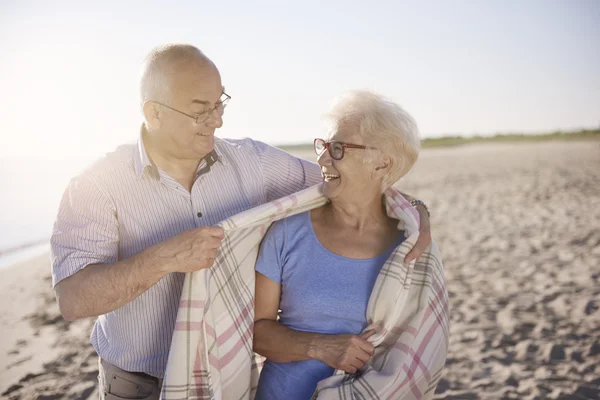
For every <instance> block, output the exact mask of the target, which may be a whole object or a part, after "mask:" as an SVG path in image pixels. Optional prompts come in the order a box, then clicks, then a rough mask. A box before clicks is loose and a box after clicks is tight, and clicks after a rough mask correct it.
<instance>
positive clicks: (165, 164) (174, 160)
mask: <svg viewBox="0 0 600 400" xmlns="http://www.w3.org/2000/svg"><path fill="white" fill-rule="evenodd" d="M142 138H143V142H144V147H145V149H146V153H148V156H149V157H150V159H151V160H152V162H153V163H154V165H156V166H157V167H158V168H160V169H161V170H163V171H164V172H166V173H167V174H168V175H169V176H170V177H171V178H173V179H175V180H176V181H177V182H179V183H180V184H181V185H182V186H183V187H185V188H186V189H187V191H188V192H189V191H191V190H192V185H193V184H194V181H195V179H196V171H197V170H198V165H200V162H201V161H202V158H199V159H189V158H180V157H177V156H176V155H174V154H171V153H169V152H168V151H165V150H163V149H162V148H161V146H159V145H158V144H157V143H156V141H155V140H154V138H153V137H152V136H151V135H148V134H147V133H146V132H143V133H142Z"/></svg>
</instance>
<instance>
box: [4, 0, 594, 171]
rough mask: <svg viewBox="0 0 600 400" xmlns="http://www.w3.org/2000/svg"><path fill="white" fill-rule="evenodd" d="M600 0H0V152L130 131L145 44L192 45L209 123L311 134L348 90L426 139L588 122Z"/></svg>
mask: <svg viewBox="0 0 600 400" xmlns="http://www.w3.org/2000/svg"><path fill="white" fill-rule="evenodd" d="M598 21H600V1H598V0H573V1H567V0H564V1H556V0H544V1H537V0H527V1H525V0H505V1H492V0H486V1H479V2H473V1H460V0H456V1H419V2H417V1H411V2H408V1H389V2H380V1H370V2H365V1H343V2H342V1H338V2H335V1H312V0H303V1H295V2H291V1H252V2H249V1H242V0H239V1H193V2H192V1H189V2H187V1H178V2H175V1H170V2H167V1H164V2H158V1H127V2H121V1H101V2H100V1H98V2H91V1H90V2H81V1H77V2H75V1H73V2H64V1H62V2H61V1H52V2H45V1H39V2H30V1H6V0H0V55H1V58H2V61H1V62H0V93H1V96H0V121H1V122H0V124H1V125H0V126H1V127H2V129H1V133H0V135H1V140H2V146H0V160H2V159H4V160H10V159H15V158H17V159H20V160H70V159H73V160H75V159H80V160H84V159H89V158H92V157H97V156H100V155H102V154H104V153H106V152H108V151H110V150H112V149H114V148H115V147H116V146H117V145H119V144H121V143H125V142H132V141H135V139H136V138H137V135H138V133H139V126H140V123H141V121H142V119H141V114H140V112H139V106H138V92H137V88H138V86H137V84H138V78H139V71H140V65H141V62H142V60H143V58H144V56H145V55H146V54H147V53H148V52H149V51H150V50H151V49H152V48H153V47H154V46H156V45H160V44H164V43H169V42H186V43H191V44H194V45H196V46H197V47H199V48H200V49H202V50H203V51H204V52H205V53H206V54H207V55H208V56H209V57H210V58H211V59H212V60H213V61H214V62H215V63H216V64H217V66H218V67H219V69H220V71H221V75H222V78H223V83H224V85H225V86H226V88H227V91H228V93H229V94H230V95H231V96H232V100H231V102H230V104H229V106H228V108H227V110H226V114H225V116H224V126H223V128H221V129H220V130H219V131H218V132H217V136H220V137H229V138H242V137H252V138H254V139H258V140H262V141H265V142H268V143H272V144H291V143H308V142H311V141H312V139H313V138H315V137H319V136H323V134H324V126H323V121H322V115H323V113H324V112H325V111H326V110H327V108H328V106H329V105H330V104H331V101H332V99H333V98H334V97H335V96H337V95H339V94H341V93H343V92H344V91H346V90H350V89H372V90H375V91H377V92H379V93H381V94H383V95H385V96H387V97H389V98H391V99H392V100H394V101H396V102H398V103H399V104H400V105H402V106H403V107H404V108H405V109H406V110H407V111H408V112H409V113H411V114H412V115H413V116H414V117H415V119H416V121H417V123H418V125H419V128H420V131H421V133H422V136H423V137H431V136H441V135H457V134H462V135H471V134H484V135H487V134H494V133H505V132H525V133H536V132H548V131H555V130H572V129H579V128H597V127H598V126H600V24H598Z"/></svg>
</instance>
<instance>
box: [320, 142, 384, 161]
mask: <svg viewBox="0 0 600 400" xmlns="http://www.w3.org/2000/svg"><path fill="white" fill-rule="evenodd" d="M314 144H315V153H317V156H321V154H323V152H324V151H325V150H328V151H329V155H330V156H331V158H333V159H334V160H338V161H339V160H341V159H342V158H344V152H345V150H346V149H363V150H364V149H375V147H369V146H362V145H360V144H351V143H343V142H336V141H335V140H332V141H329V142H326V141H325V140H323V139H315V143H314Z"/></svg>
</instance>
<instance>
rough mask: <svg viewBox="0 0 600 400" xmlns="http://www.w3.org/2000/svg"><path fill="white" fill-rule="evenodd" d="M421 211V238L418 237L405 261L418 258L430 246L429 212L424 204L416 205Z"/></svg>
mask: <svg viewBox="0 0 600 400" xmlns="http://www.w3.org/2000/svg"><path fill="white" fill-rule="evenodd" d="M416 209H417V211H418V212H419V217H420V219H421V226H420V227H419V238H418V239H417V243H415V247H413V249H412V250H411V251H410V252H409V253H408V254H407V255H406V257H405V258H404V262H405V263H409V262H411V261H412V260H417V259H418V258H419V257H421V255H422V254H423V252H424V251H425V249H427V247H429V244H430V243H431V229H430V225H429V213H428V212H427V210H426V209H425V207H423V206H422V205H420V204H418V205H417V207H416Z"/></svg>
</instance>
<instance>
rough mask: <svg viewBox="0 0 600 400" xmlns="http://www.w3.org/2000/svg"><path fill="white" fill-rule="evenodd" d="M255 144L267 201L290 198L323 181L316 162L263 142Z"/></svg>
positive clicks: (255, 142)
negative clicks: (293, 194)
mask: <svg viewBox="0 0 600 400" xmlns="http://www.w3.org/2000/svg"><path fill="white" fill-rule="evenodd" d="M253 143H254V147H255V150H256V151H257V152H258V155H259V159H260V165H261V169H262V174H263V177H264V181H265V182H264V183H265V190H266V193H267V201H273V200H276V199H279V198H281V197H284V196H288V195H290V194H292V193H296V192H298V191H300V190H302V189H306V188H308V187H310V186H313V185H316V184H317V183H319V182H321V181H322V177H321V169H320V168H319V166H318V165H317V164H315V163H314V162H310V161H307V160H303V159H301V158H298V157H295V156H293V155H291V154H289V153H286V152H285V151H283V150H281V149H278V148H276V147H273V146H269V145H267V144H265V143H262V142H258V141H253ZM315 157H316V156H315Z"/></svg>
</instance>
